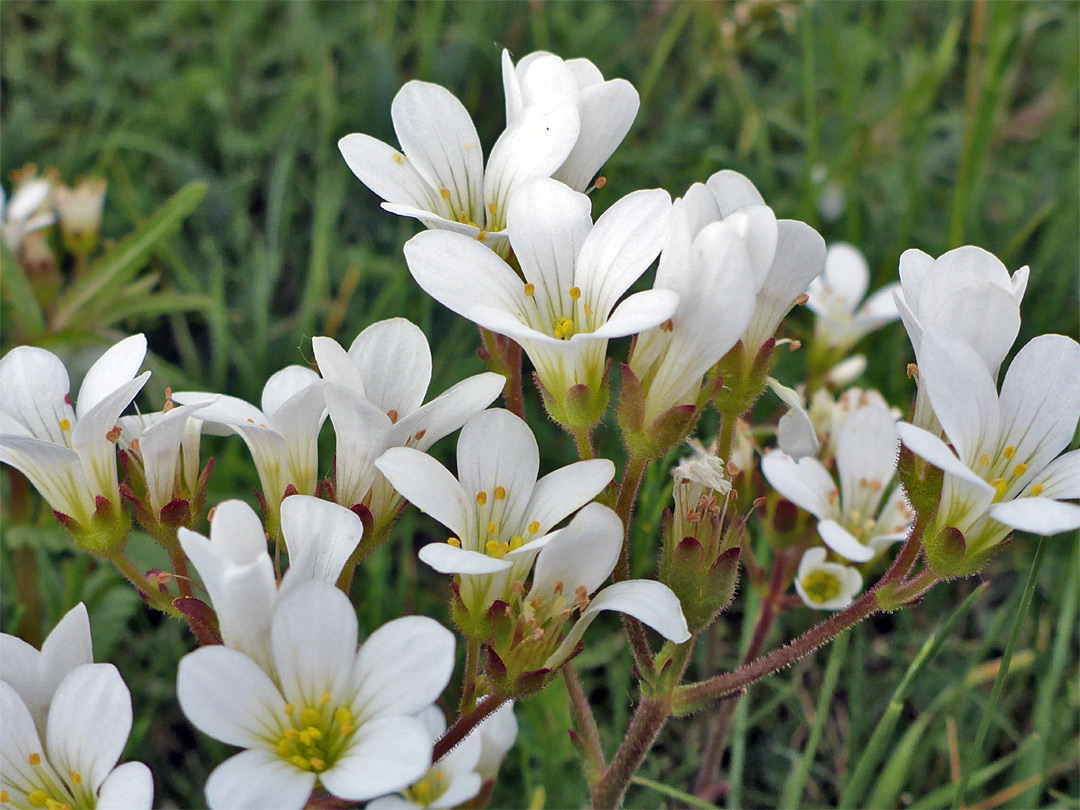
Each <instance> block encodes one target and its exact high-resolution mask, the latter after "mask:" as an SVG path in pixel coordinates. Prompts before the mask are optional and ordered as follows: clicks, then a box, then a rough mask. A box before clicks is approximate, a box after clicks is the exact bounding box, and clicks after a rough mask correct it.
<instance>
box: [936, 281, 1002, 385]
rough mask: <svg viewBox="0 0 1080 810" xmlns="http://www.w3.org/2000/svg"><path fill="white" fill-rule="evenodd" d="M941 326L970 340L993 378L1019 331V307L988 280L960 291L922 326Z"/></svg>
mask: <svg viewBox="0 0 1080 810" xmlns="http://www.w3.org/2000/svg"><path fill="white" fill-rule="evenodd" d="M930 328H934V329H941V330H943V331H945V332H949V333H950V334H953V335H956V336H957V337H959V338H961V339H963V340H965V341H967V343H968V344H970V346H971V347H972V348H973V349H975V351H976V352H977V353H978V355H979V356H980V357H981V358H982V361H983V364H984V365H985V366H986V368H987V369H988V370H989V372H990V375H991V376H992V377H995V378H996V377H997V370H998V367H999V366H1000V365H1001V361H1002V360H1003V359H1004V358H1005V355H1006V354H1008V352H1009V349H1010V348H1011V347H1012V344H1013V341H1015V340H1016V335H1017V333H1018V332H1019V331H1020V307H1019V306H1018V305H1017V304H1016V301H1015V300H1014V299H1013V297H1012V295H1011V294H1010V293H1009V292H1008V291H1007V290H1003V289H1002V288H1001V287H998V286H997V285H995V284H991V283H989V282H986V283H983V284H978V285H975V286H972V287H967V288H965V289H962V290H958V291H957V292H955V293H954V294H953V295H951V296H950V297H949V298H948V299H947V300H946V301H945V302H943V303H942V305H941V306H940V307H939V308H938V309H937V310H936V315H935V317H934V318H933V319H930V318H922V329H923V330H926V329H930Z"/></svg>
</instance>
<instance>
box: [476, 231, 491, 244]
mask: <svg viewBox="0 0 1080 810" xmlns="http://www.w3.org/2000/svg"><path fill="white" fill-rule="evenodd" d="M487 235H488V232H487V231H480V233H478V234H477V235H476V238H477V240H478V241H480V242H483V241H484V240H485V239H486V238H487Z"/></svg>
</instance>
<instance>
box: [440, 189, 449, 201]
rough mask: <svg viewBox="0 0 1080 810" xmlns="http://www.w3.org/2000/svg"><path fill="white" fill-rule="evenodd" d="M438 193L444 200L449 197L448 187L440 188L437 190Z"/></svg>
mask: <svg viewBox="0 0 1080 810" xmlns="http://www.w3.org/2000/svg"><path fill="white" fill-rule="evenodd" d="M439 194H441V195H442V198H443V199H444V200H449V199H450V189H448V188H444V189H441V190H440V191H439Z"/></svg>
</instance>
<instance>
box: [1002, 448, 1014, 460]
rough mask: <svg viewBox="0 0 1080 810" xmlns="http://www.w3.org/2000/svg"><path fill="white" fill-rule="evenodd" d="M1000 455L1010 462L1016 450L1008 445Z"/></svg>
mask: <svg viewBox="0 0 1080 810" xmlns="http://www.w3.org/2000/svg"><path fill="white" fill-rule="evenodd" d="M1001 455H1003V456H1005V458H1007V459H1010V460H1011V459H1012V457H1013V456H1014V455H1016V448H1015V447H1013V446H1012V445H1011V444H1010V445H1009V446H1008V447H1006V448H1005V449H1004V450H1002V451H1001Z"/></svg>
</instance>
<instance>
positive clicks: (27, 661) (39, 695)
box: [0, 602, 89, 734]
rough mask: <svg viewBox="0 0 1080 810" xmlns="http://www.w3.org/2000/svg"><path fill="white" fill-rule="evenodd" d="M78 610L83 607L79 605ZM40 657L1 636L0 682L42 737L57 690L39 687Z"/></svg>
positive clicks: (16, 640)
mask: <svg viewBox="0 0 1080 810" xmlns="http://www.w3.org/2000/svg"><path fill="white" fill-rule="evenodd" d="M78 606H79V607H82V603H81V602H80V603H79V605H78ZM83 610H85V608H83ZM40 656H41V653H40V652H38V650H36V649H35V648H34V647H31V646H30V645H29V644H27V643H26V642H25V641H23V640H22V639H21V638H18V637H17V636H11V635H8V634H7V633H0V681H4V683H6V684H8V685H9V686H10V687H11V688H12V689H14V690H15V693H16V694H17V695H18V696H19V698H20V699H21V700H22V702H23V704H24V705H25V706H26V709H27V710H28V711H29V712H30V714H31V715H33V718H34V723H35V724H36V725H37V727H38V730H39V731H40V732H41V733H42V734H44V732H45V719H46V717H47V710H48V706H49V699H50V698H52V693H53V692H54V691H56V688H55V685H54V686H53V688H51V689H49V688H47V687H46V685H45V684H44V683H42V678H41V670H40V668H39V666H38V658H39V657H40ZM80 663H89V662H80ZM64 674H65V675H66V674H67V673H66V672H65V673H64Z"/></svg>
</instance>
